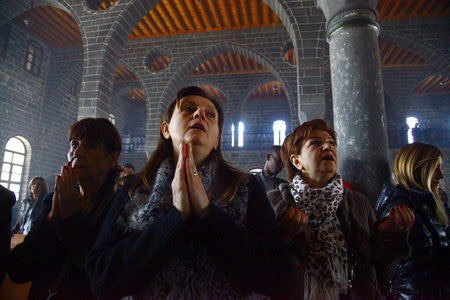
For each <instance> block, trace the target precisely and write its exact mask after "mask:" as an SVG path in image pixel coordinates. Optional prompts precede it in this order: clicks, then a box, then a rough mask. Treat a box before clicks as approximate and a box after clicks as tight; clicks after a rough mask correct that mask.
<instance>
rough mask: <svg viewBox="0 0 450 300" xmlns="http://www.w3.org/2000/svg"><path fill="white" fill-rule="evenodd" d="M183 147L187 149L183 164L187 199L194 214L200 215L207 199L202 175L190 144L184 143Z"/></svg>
mask: <svg viewBox="0 0 450 300" xmlns="http://www.w3.org/2000/svg"><path fill="white" fill-rule="evenodd" d="M185 149H186V150H187V153H186V164H185V166H186V183H187V187H188V192H189V200H190V202H191V206H192V210H193V211H194V214H195V215H197V216H199V217H202V216H203V215H204V214H205V213H206V212H207V210H208V206H209V199H208V195H207V194H206V191H205V187H204V186H203V182H202V177H201V175H200V173H199V172H198V170H197V166H196V165H195V161H194V155H193V153H192V144H191V143H189V144H187V145H186V144H185Z"/></svg>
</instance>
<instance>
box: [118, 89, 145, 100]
mask: <svg viewBox="0 0 450 300" xmlns="http://www.w3.org/2000/svg"><path fill="white" fill-rule="evenodd" d="M123 97H124V98H127V99H129V100H131V101H136V102H138V103H145V92H144V90H142V89H135V90H131V91H129V92H128V93H126V94H125V95H123Z"/></svg>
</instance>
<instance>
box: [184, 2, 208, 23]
mask: <svg viewBox="0 0 450 300" xmlns="http://www.w3.org/2000/svg"><path fill="white" fill-rule="evenodd" d="M182 3H184V6H185V7H187V8H188V11H189V13H190V15H191V20H194V23H195V30H201V29H203V26H202V24H201V23H200V16H199V15H198V13H197V12H196V10H195V9H194V5H196V4H194V3H192V0H185V1H184V2H182Z"/></svg>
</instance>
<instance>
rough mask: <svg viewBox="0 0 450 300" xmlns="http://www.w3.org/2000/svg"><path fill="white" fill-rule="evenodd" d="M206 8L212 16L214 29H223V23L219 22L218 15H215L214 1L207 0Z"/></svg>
mask: <svg viewBox="0 0 450 300" xmlns="http://www.w3.org/2000/svg"><path fill="white" fill-rule="evenodd" d="M206 4H208V7H209V11H210V12H211V14H212V16H213V20H214V23H215V25H214V28H221V27H223V26H224V25H223V24H224V23H222V22H221V20H220V18H219V15H218V13H217V11H218V9H217V7H216V0H208V1H207V3H206Z"/></svg>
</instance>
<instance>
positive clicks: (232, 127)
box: [231, 123, 234, 147]
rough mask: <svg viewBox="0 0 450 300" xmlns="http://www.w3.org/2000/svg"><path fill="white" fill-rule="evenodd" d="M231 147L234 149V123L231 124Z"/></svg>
mask: <svg viewBox="0 0 450 300" xmlns="http://www.w3.org/2000/svg"><path fill="white" fill-rule="evenodd" d="M231 147H234V123H231Z"/></svg>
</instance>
